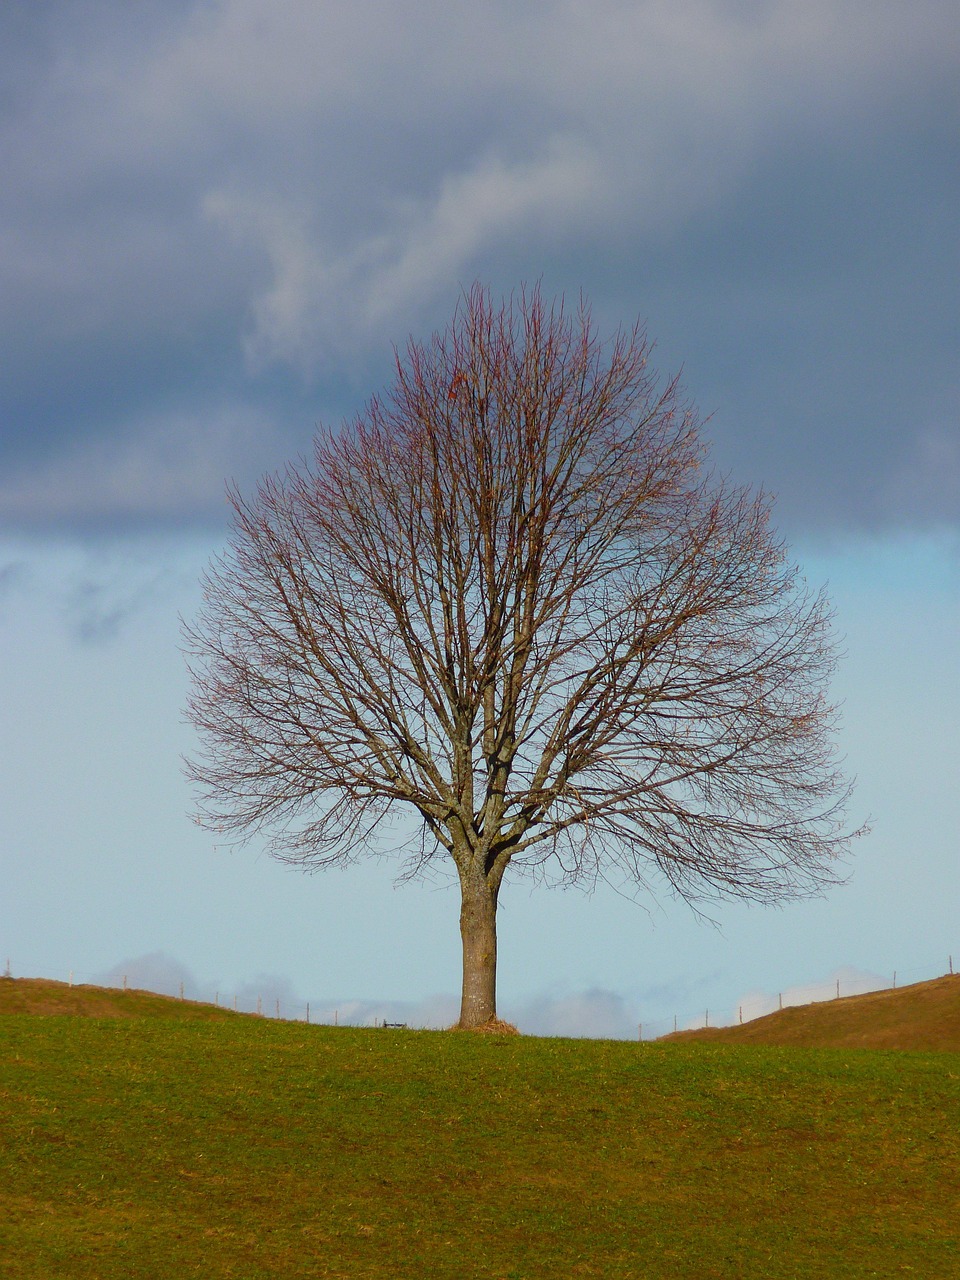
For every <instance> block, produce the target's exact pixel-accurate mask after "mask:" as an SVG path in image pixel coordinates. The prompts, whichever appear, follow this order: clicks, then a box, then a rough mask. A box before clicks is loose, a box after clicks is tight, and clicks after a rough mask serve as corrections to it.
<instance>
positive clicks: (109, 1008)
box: [0, 978, 243, 1020]
mask: <svg viewBox="0 0 960 1280" xmlns="http://www.w3.org/2000/svg"><path fill="white" fill-rule="evenodd" d="M5 1013H29V1014H40V1015H50V1014H72V1015H73V1016H75V1017H85V1018H191V1019H197V1018H199V1019H205V1020H206V1019H214V1020H215V1019H218V1018H236V1017H242V1016H243V1015H242V1014H236V1013H234V1012H233V1011H232V1010H231V1009H223V1008H221V1007H220V1006H219V1005H212V1004H203V1003H201V1002H200V1001H197V1000H178V999H177V998H176V996H162V995H158V994H157V993H156V992H155V991H141V990H138V989H133V988H129V989H128V990H126V991H123V990H121V989H119V988H117V987H96V986H91V985H89V984H87V983H79V984H77V985H76V986H73V985H71V984H70V983H66V982H55V981H54V980H53V979H52V978H0V1015H2V1014H5Z"/></svg>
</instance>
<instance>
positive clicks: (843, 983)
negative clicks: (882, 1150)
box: [0, 953, 960, 1040]
mask: <svg viewBox="0 0 960 1280" xmlns="http://www.w3.org/2000/svg"><path fill="white" fill-rule="evenodd" d="M0 954H2V953H0ZM958 958H960V956H958ZM954 972H955V970H954V958H953V955H948V956H947V958H946V967H945V968H937V966H936V965H935V964H929V965H926V966H924V967H923V968H912V969H908V970H894V972H893V974H892V976H891V977H886V976H884V975H876V974H859V973H856V972H850V973H847V974H843V973H841V975H840V976H839V977H834V978H831V979H829V980H828V981H823V982H815V983H807V984H804V985H799V986H793V987H789V988H785V989H784V990H783V991H781V992H778V993H777V994H776V995H771V994H770V993H768V992H759V991H758V992H754V993H751V994H750V995H748V996H745V997H744V998H743V999H742V1000H741V1001H740V1002H738V1004H737V1005H736V1006H735V1007H734V1008H733V1009H732V1010H729V1009H727V1010H723V1009H719V1010H711V1009H709V1008H705V1009H704V1010H703V1012H702V1013H699V1014H695V1015H693V1016H690V1015H689V1014H686V1015H683V1016H681V1015H680V1014H679V1013H676V1014H673V1015H672V1016H670V1017H662V1016H661V1017H654V1018H649V1019H644V1020H643V1021H640V1022H638V1023H637V1024H636V1035H637V1036H638V1038H639V1039H640V1040H657V1039H659V1038H660V1037H661V1036H665V1035H669V1034H670V1033H671V1032H677V1031H693V1030H700V1029H701V1028H704V1027H726V1026H733V1025H736V1024H737V1023H745V1022H753V1021H754V1020H755V1019H756V1018H762V1017H765V1016H766V1015H767V1014H770V1013H775V1012H776V1011H777V1010H778V1009H786V1008H791V1007H794V1006H797V1005H805V1004H818V1003H821V1002H823V1001H829V1000H838V999H842V998H843V997H845V996H857V995H867V994H869V993H870V992H873V991H886V990H892V989H896V988H897V987H898V986H910V985H912V984H913V983H916V982H924V981H929V980H931V979H932V978H938V977H945V976H947V975H952V974H954ZM3 976H4V977H7V978H12V977H14V976H23V977H36V976H38V975H35V974H23V975H15V974H14V971H13V969H12V967H11V961H10V959H9V958H8V959H7V961H6V967H5V969H4V971H3ZM46 976H48V977H49V975H46ZM53 980H54V981H61V982H66V984H67V985H68V986H71V987H72V986H83V985H94V986H100V987H109V988H114V989H117V990H123V991H128V990H129V991H133V990H141V991H149V992H151V993H152V994H155V995H163V996H168V997H171V998H173V999H179V1000H190V1001H194V1002H198V1003H203V1004H212V1005H214V1006H216V1007H218V1008H221V1009H226V1010H232V1011H234V1012H236V1013H246V1014H254V1015H256V1016H259V1017H269V1018H274V1019H279V1020H280V1021H284V1022H304V1023H307V1024H312V1025H317V1026H356V1027H406V1026H407V1025H408V1024H407V1023H406V1022H401V1021H398V1020H397V1016H398V1015H397V1005H398V1004H400V1002H391V1001H384V1002H383V1004H382V1006H379V1007H378V1005H377V1004H376V1002H373V1001H343V1002H340V1003H334V1002H326V1001H302V1000H296V999H291V998H285V997H283V996H277V995H275V994H273V993H270V994H266V995H265V994H264V993H262V992H261V993H258V994H254V991H255V985H254V984H247V985H245V987H244V988H243V989H242V990H241V991H240V992H227V991H217V990H213V989H210V988H207V987H202V988H200V989H197V990H191V989H190V987H189V986H188V985H187V984H186V983H185V982H183V981H176V982H173V983H171V982H161V981H157V982H155V983H154V984H153V985H151V986H143V985H141V983H140V982H138V981H136V980H135V976H131V975H129V974H123V973H119V972H115V973H108V974H104V973H102V972H101V973H90V972H83V971H80V970H73V969H71V970H69V972H68V973H66V974H64V975H62V976H60V977H59V978H54V979H53ZM454 1017H455V1015H454ZM453 1020H454V1019H453V1018H449V1019H439V1020H438V1021H437V1022H433V1023H431V1024H429V1025H449V1023H450V1022H451V1021H453ZM521 1030H522V1028H521Z"/></svg>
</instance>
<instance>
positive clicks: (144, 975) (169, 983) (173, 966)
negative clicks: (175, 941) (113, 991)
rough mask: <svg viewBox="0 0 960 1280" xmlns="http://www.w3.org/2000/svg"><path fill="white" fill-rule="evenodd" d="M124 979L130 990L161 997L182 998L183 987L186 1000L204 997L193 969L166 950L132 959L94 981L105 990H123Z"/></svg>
mask: <svg viewBox="0 0 960 1280" xmlns="http://www.w3.org/2000/svg"><path fill="white" fill-rule="evenodd" d="M124 980H126V983H127V986H128V987H130V988H134V989H137V990H141V991H155V992H157V994H158V995H164V996H179V995H180V994H181V988H182V994H183V996H184V998H185V999H188V1000H198V999H203V998H204V996H203V995H202V994H201V988H200V987H199V986H198V984H197V980H196V978H195V977H194V975H193V973H192V972H191V971H190V969H188V968H187V967H186V965H184V964H181V963H180V961H179V960H176V959H174V957H173V956H171V955H168V954H167V953H166V952H165V951H151V952H149V953H148V954H147V955H142V956H128V957H127V958H126V959H124V960H120V961H118V962H117V964H115V965H111V966H110V968H108V969H103V970H101V971H100V972H99V973H95V974H94V975H93V978H92V981H93V982H94V983H95V984H96V985H98V986H103V987H119V986H122V985H123V982H124Z"/></svg>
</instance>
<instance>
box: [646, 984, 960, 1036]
mask: <svg viewBox="0 0 960 1280" xmlns="http://www.w3.org/2000/svg"><path fill="white" fill-rule="evenodd" d="M662 1038H663V1039H664V1040H712V1041H716V1042H717V1043H720V1044H775V1045H797V1046H802V1047H803V1048H808V1049H928V1050H929V1049H950V1050H960V974H953V975H951V976H949V977H943V978H934V979H933V980H932V981H930V982H917V983H915V984H913V985H912V986H909V987H898V988H895V989H892V990H888V991H871V992H870V993H869V994H868V995H864V996H844V997H842V998H841V999H839V1000H823V1001H820V1002H818V1003H816V1004H805V1005H796V1006H793V1007H791V1008H788V1009H783V1010H780V1011H778V1012H777V1013H771V1014H768V1015H767V1016H766V1017H765V1018H754V1019H753V1020H752V1021H751V1022H745V1023H743V1024H742V1025H738V1026H733V1027H705V1028H702V1029H701V1030H698V1031H680V1032H677V1033H676V1034H674V1035H669V1036H664V1037H662Z"/></svg>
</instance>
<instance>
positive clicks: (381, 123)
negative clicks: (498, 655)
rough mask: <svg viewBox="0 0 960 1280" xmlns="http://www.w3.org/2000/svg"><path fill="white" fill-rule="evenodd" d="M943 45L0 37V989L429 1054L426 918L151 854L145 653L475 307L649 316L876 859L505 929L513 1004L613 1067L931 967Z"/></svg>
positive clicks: (612, 34) (941, 556)
mask: <svg viewBox="0 0 960 1280" xmlns="http://www.w3.org/2000/svg"><path fill="white" fill-rule="evenodd" d="M958 45H960V28H958V24H957V22H956V12H955V6H954V5H953V4H952V3H948V2H942V3H941V2H933V0H931V2H925V0H917V2H916V3H914V4H911V5H910V6H909V8H908V7H906V6H904V5H903V4H902V3H899V2H897V3H885V2H884V0H871V3H857V2H856V0H853V2H851V3H845V4H842V5H841V4H838V3H835V2H834V3H827V2H825V0H808V2H807V3H805V4H804V5H802V6H801V5H796V4H793V3H774V2H773V0H770V2H764V0H737V2H734V0H728V2H723V0H716V2H714V3H707V2H706V0H688V2H687V3H685V4H683V5H677V4H675V3H673V4H667V3H643V2H640V3H631V4H620V3H613V2H608V0H600V2H599V3H594V4H591V5H589V6H588V5H583V4H576V3H565V4H562V3H531V4H528V5H524V6H522V7H518V6H508V5H506V4H496V3H490V4H477V5H473V6H469V7H467V6H450V5H445V4H439V3H438V4H433V3H425V2H421V0H417V2H415V3H411V4H409V5H406V6H396V5H393V4H386V3H363V2H362V0H360V2H359V3H356V4H351V5H349V6H346V5H344V6H339V5H316V4H313V3H296V2H293V0H291V2H289V3H286V4H284V5H281V6H271V7H268V8H265V7H264V6H263V5H262V4H258V3H253V2H252V0H250V2H247V0H221V2H219V3H209V2H205V3H198V2H192V0H180V2H178V3H167V4H145V5H141V6H137V7H136V9H135V10H131V8H130V7H129V6H125V5H120V4H118V3H115V2H111V0H99V2H97V3H93V2H91V3H85V2H82V3H76V0H71V3H66V2H61V3H57V2H56V0H53V2H49V3H33V4H29V5H26V4H24V5H20V4H13V5H6V6H3V8H2V10H0V64H2V76H0V83H2V85H3V88H2V90H0V158H2V162H3V169H4V173H5V175H6V177H5V181H4V184H3V186H2V189H0V276H2V289H0V339H2V350H3V362H2V366H0V661H2V664H3V665H2V670H3V672H4V677H5V678H4V681H3V688H2V692H0V734H2V739H0V740H2V742H3V748H2V752H0V872H2V887H0V961H2V960H4V959H5V958H6V956H7V955H9V957H10V962H11V966H12V968H13V970H14V972H17V973H29V974H38V975H40V974H43V975H48V976H53V977H63V978H65V977H67V975H68V974H69V972H71V971H73V972H74V973H75V974H76V975H78V976H83V977H84V978H88V979H89V978H91V977H93V976H95V975H109V974H110V973H116V972H120V970H123V971H126V970H129V971H130V975H131V977H133V976H135V975H139V980H141V981H143V982H144V983H145V984H149V983H155V984H158V985H163V984H166V985H167V986H168V987H169V986H171V985H172V986H173V987H176V986H177V985H178V984H179V981H181V980H182V981H184V982H185V984H186V985H187V986H188V988H192V989H194V990H195V991H196V992H197V993H198V994H211V993H216V992H217V991H222V992H225V993H229V994H230V996H231V997H232V994H233V993H235V992H236V993H238V994H239V998H240V999H244V998H248V999H252V998H253V991H254V988H262V989H263V990H262V992H261V994H262V995H263V998H264V999H266V1000H268V1001H273V1000H275V999H277V998H282V1000H283V1001H284V1002H285V1003H288V1004H289V1005H290V1007H291V1008H292V1007H293V1006H294V1005H295V1004H297V1003H298V1002H302V1001H305V1000H307V999H311V1000H312V1001H313V1002H314V1007H316V1008H321V1007H324V1008H325V1007H327V1005H330V1006H331V1007H336V1008H339V1009H343V1010H349V1009H352V1010H353V1011H354V1016H356V1017H358V1018H362V1017H371V1016H375V1012H376V1011H377V1010H379V1011H380V1012H379V1016H384V1012H385V1011H386V1012H389V1011H391V1010H405V1011H406V1012H407V1013H408V1014H409V1016H410V1017H411V1018H420V1019H422V1020H429V1019H433V1020H440V1021H442V1020H443V1018H445V1017H447V1016H448V1012H449V1016H450V1017H451V1019H452V1017H453V1016H454V1015H455V1008H454V1006H453V1005H452V1004H451V1001H452V999H453V997H454V995H455V993H456V991H457V987H458V981H459V978H458V964H459V954H458V953H459V944H458V937H457V930H456V917H457V903H456V894H455V890H454V889H453V887H452V885H450V884H447V883H443V882H440V883H437V884H430V885H419V886H404V887H400V888H397V887H394V885H393V878H392V874H391V869H390V866H389V864H369V865H366V866H363V867H358V868H355V869H354V870H352V871H349V872H344V873H326V874H324V875H320V876H303V875H300V874H298V873H296V872H293V871H291V870H289V869H287V868H284V867H282V866H280V865H279V864H276V863H273V862H271V861H270V860H269V859H267V858H266V857H264V856H258V853H257V850H256V848H251V849H247V850H245V851H243V852H229V851H227V850H223V849H218V848H217V847H215V845H214V843H213V841H212V839H211V837H210V836H209V834H208V833H205V832H203V831H201V830H199V829H198V828H196V827H195V826H193V825H192V824H191V823H190V821H189V818H188V810H189V807H190V795H189V792H188V790H187V788H186V784H185V783H184V781H183V779H182V776H181V773H180V763H179V759H180V755H181V754H182V753H184V752H189V751H190V750H191V748H192V745H193V744H192V739H191V733H190V731H189V730H188V729H187V727H186V726H185V725H184V724H183V723H182V720H181V714H182V712H181V708H182V706H183V702H184V698H185V694H186V687H187V686H186V676H185V672H184V669H183V664H182V659H181V657H180V653H179V650H178V616H179V615H181V614H182V615H184V616H190V614H191V612H192V610H193V609H194V608H195V607H196V604H197V601H198V587H197V579H198V576H199V573H200V571H201V569H202V567H203V566H204V564H205V563H206V562H207V560H208V559H209V557H210V556H211V554H212V553H213V552H215V551H216V550H217V548H218V547H219V546H220V545H221V543H222V540H223V537H224V530H225V504H224V499H223V488H224V481H225V479H227V478H228V477H230V478H235V479H236V480H237V481H238V482H239V483H240V485H241V487H243V486H245V485H247V486H249V485H250V484H251V483H252V482H253V481H254V480H255V479H256V477H257V476H258V475H259V474H260V473H262V472H263V471H264V470H267V469H273V468H277V467H280V466H282V465H283V463H284V462H285V461H286V460H287V459H288V458H290V457H292V456H295V455H296V454H297V453H298V452H300V451H301V450H303V449H304V448H305V447H306V445H307V444H308V443H309V440H310V436H311V433H312V431H313V429H314V427H315V425H316V423H317V422H318V421H320V420H321V419H322V420H328V421H334V422H336V421H338V420H339V419H340V418H341V417H343V416H344V415H346V414H349V413H350V412H351V411H352V410H354V409H356V408H357V407H359V406H360V405H361V404H362V403H363V401H364V400H365V399H366V397H367V396H368V395H369V394H370V393H371V392H372V391H374V390H376V389H377V387H378V386H379V385H381V384H382V382H383V381H384V380H385V378H386V377H388V376H389V367H390V361H391V345H392V344H394V343H398V344H402V343H403V342H404V341H405V339H406V337H407V335H408V334H410V333H413V334H415V335H419V336H426V335H427V334H429V333H430V332H431V331H432V330H433V329H434V328H436V327H438V326H441V325H443V324H444V323H445V322H446V321H447V320H448V319H449V316H450V314H451V312H452V308H453V306H454V304H455V302H456V299H457V297H458V295H459V292H460V289H461V287H462V286H464V285H465V284H466V285H468V284H469V283H470V282H471V281H472V280H473V279H476V278H479V279H482V280H484V281H486V282H488V283H489V284H490V285H491V287H492V288H493V289H494V290H495V291H496V290H509V289H510V288H512V287H514V286H515V285H516V284H517V283H518V282H520V281H521V280H535V279H539V280H542V282H543V289H544V292H546V293H548V294H552V293H557V292H560V291H566V292H567V293H568V294H576V293H577V292H578V291H579V290H580V289H583V290H584V292H585V293H586V294H587V296H588V297H589V298H590V300H591V301H592V303H593V307H594V313H595V316H596V318H597V319H598V322H599V324H600V326H601V328H607V329H613V328H615V327H616V326H617V325H618V324H621V323H631V322H632V321H633V320H634V319H635V318H636V317H637V316H640V317H641V318H642V319H643V320H644V321H645V322H646V324H647V326H648V330H649V333H650V336H651V337H653V338H654V339H655V340H656V341H657V344H658V346H657V356H658V360H659V363H660V365H661V367H662V369H663V371H664V373H672V372H674V371H675V370H676V369H678V368H680V367H682V368H683V377H684V382H685V385H686V388H687V391H688V394H689V396H690V397H691V399H693V400H694V401H695V402H696V403H697V405H698V406H699V408H700V410H701V412H702V413H703V414H705V415H712V416H711V417H710V420H709V424H708V433H709V435H710V437H711V438H712V440H713V442H714V452H715V456H716V458H717V460H718V462H719V463H720V465H721V466H722V467H724V468H726V469H729V470H730V471H731V472H732V473H733V475H734V476H735V477H736V478H737V479H738V480H740V481H743V482H746V483H750V484H754V485H758V486H762V487H764V488H765V489H768V490H770V491H772V492H774V493H775V494H776V495H777V506H776V513H777V521H778V524H779V527H780V528H781V530H782V531H783V532H784V533H785V535H786V536H787V537H788V539H789V540H790V542H791V545H792V547H793V550H794V553H795V555H796V556H797V558H798V559H799V560H800V562H801V564H802V565H803V568H804V571H805V573H806V574H807V576H808V578H809V579H810V580H811V581H812V582H814V583H816V584H819V583H821V582H827V583H828V584H829V589H830V593H831V595H832V598H833V601H834V604H835V607H836V612H837V628H838V631H839V632H840V633H841V634H842V635H843V636H844V637H845V641H844V644H845V650H846V653H847V657H846V659H845V661H844V663H843V665H842V668H841V670H840V672H839V674H838V677H837V681H836V687H835V692H836V694H837V696H838V697H839V698H841V699H842V700H843V701H844V703H845V716H844V725H843V730H842V733H843V738H842V747H843V750H844V751H845V753H846V755H847V758H848V762H849V767H850V769H851V771H852V772H854V773H856V774H857V776H858V778H859V788H858V792H857V796H856V801H855V816H858V817H859V816H861V815H866V814H867V813H869V814H871V815H872V817H873V831H872V833H871V834H870V835H869V836H868V837H866V838H865V839H864V840H862V841H860V842H859V843H858V844H857V845H856V846H855V848H854V855H853V858H852V860H851V863H850V868H849V871H850V880H849V883H848V884H847V885H846V886H845V887H843V888H841V889H838V890H836V891H835V892H832V893H831V894H830V895H829V896H828V897H827V898H826V899H824V900H822V901H817V902H811V903H802V904H794V905H792V906H789V907H786V908H784V909H782V910H776V911H770V910H766V911H760V910H758V909H751V910H747V909H746V908H744V907H742V906H737V905H736V904H732V905H730V906H728V907H723V908H720V909H719V911H718V912H717V915H716V919H717V924H718V927H717V928H713V927H711V926H708V925H704V924H702V923H698V922H697V921H696V920H695V919H694V918H693V917H692V916H691V915H690V913H689V911H688V910H687V909H686V908H684V907H682V906H680V905H678V904H675V903H671V902H649V903H647V904H646V910H645V909H644V908H643V907H640V906H637V905H636V904H633V903H630V902H626V901H624V900H622V899H620V898H617V897H616V896H614V895H613V894H611V893H609V892H606V891H604V892H598V893H596V894H595V895H593V896H592V897H584V896H582V895H578V894H572V893H558V892H556V891H548V890H534V891H531V890H530V889H529V887H528V886H527V885H525V884H523V883H517V884H516V886H515V887H513V888H512V889H511V888H509V887H508V889H507V890H506V892H505V895H504V898H503V910H502V913H501V1003H502V1005H503V1007H504V1010H505V1011H506V1012H507V1013H508V1015H509V1014H512V1015H513V1016H515V1017H516V1019H517V1020H518V1021H519V1022H520V1024H521V1026H524V1027H526V1028H527V1029H529V1030H551V1029H553V1030H574V1031H582V1032H593V1033H599V1032H611V1033H616V1034H629V1033H630V1030H631V1028H632V1027H633V1026H634V1024H635V1022H637V1021H639V1020H645V1021H646V1022H647V1023H648V1025H649V1026H650V1027H651V1028H653V1027H657V1028H659V1027H660V1025H661V1024H664V1023H665V1022H666V1020H668V1019H670V1020H672V1015H673V1013H677V1014H678V1015H679V1016H680V1018H681V1019H682V1020H691V1019H693V1018H695V1017H697V1016H699V1015H700V1014H701V1013H702V1011H703V1010H705V1009H706V1008H707V1007H710V1008H712V1009H715V1010H716V1016H718V1017H729V1016H733V1015H734V1014H735V1012H736V1009H737V1006H738V1004H739V1003H742V1001H743V1000H744V999H745V998H747V997H750V998H751V999H753V998H754V997H753V996H751V993H756V992H762V993H767V996H768V997H769V995H770V994H771V993H772V994H773V996H774V998H775V995H776V993H777V992H779V991H781V990H790V989H792V988H801V987H803V986H804V984H810V983H823V984H828V983H830V982H833V981H835V978H836V975H837V974H838V973H839V974H841V975H842V981H843V982H844V983H849V984H851V985H853V984H855V982H856V981H858V980H862V981H864V982H866V981H868V980H869V977H868V976H865V975H875V976H876V977H877V978H880V977H885V976H889V975H892V973H893V971H894V970H897V971H898V980H901V981H902V980H908V978H910V977H912V978H915V979H919V978H922V977H927V976H933V975H934V974H935V973H937V972H940V971H942V969H943V968H944V967H945V965H946V962H947V956H948V955H949V954H951V953H953V954H955V956H956V958H957V959H960V934H958V933H957V929H956V923H955V921H956V903H957V901H958V897H960V857H958V853H960V848H958V835H957V833H958V831H960V822H958V818H960V800H958V795H960V785H958V782H960V779H958V776H957V775H958V736H960V731H958V729H957V725H958V723H960V680H958V675H960V671H958V645H957V639H958V635H960V627H958V624H960V541H958V533H960V426H958V407H960V404H958V402H960V395H958V363H957V348H958V341H957V339H958V334H960V325H958V306H957V280H958V265H960V264H958V247H957V246H958V238H957V235H956V225H957V212H958V205H960V201H958V186H960V176H958V175H960V166H958V164H957V158H958V157H957V138H958V136H960V131H958V124H960V120H958V115H960V111H958V92H957V87H956V86H957V84H958V82H960V78H958V74H957V72H958V60H960V59H958ZM858 975H860V977H859V979H858ZM757 1001H759V1002H760V1003H762V1000H761V998H760V997H759V996H757V997H756V998H755V1000H754V1003H755V1004H756V1005H757V1007H759V1004H758V1003H757ZM404 1002H405V1003H404ZM750 1007H751V1008H752V1007H754V1006H753V1005H751V1006H750ZM451 1010H452V1012H451ZM663 1029H665V1026H664V1027H663Z"/></svg>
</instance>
